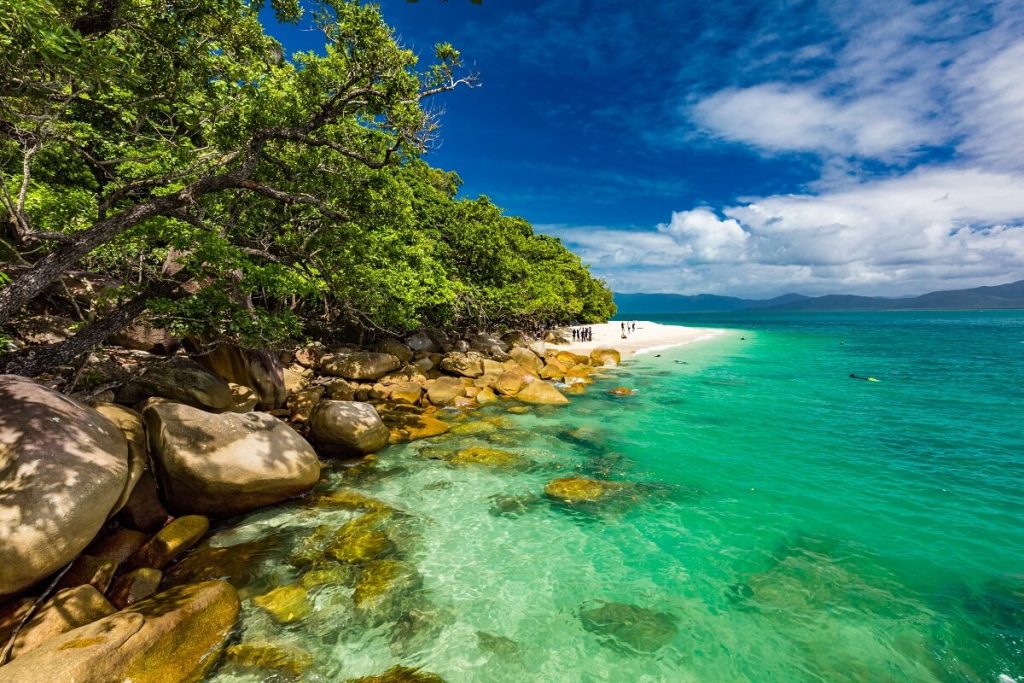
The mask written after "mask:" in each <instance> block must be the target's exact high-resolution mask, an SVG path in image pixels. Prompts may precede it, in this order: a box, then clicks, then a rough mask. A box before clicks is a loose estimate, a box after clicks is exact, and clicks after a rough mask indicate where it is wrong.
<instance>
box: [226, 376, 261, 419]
mask: <svg viewBox="0 0 1024 683" xmlns="http://www.w3.org/2000/svg"><path fill="white" fill-rule="evenodd" d="M228 388H229V389H231V396H232V397H234V402H233V403H232V404H231V407H230V408H228V410H230V411H231V412H232V413H251V412H252V411H254V410H256V406H257V404H259V401H260V397H259V396H257V395H256V392H255V391H253V390H252V389H250V388H249V387H247V386H245V385H244V384H235V383H234V382H228Z"/></svg>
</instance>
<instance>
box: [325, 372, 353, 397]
mask: <svg viewBox="0 0 1024 683" xmlns="http://www.w3.org/2000/svg"><path fill="white" fill-rule="evenodd" d="M324 388H325V389H327V398H329V399H331V400H333V401H354V400H356V388H355V387H354V386H353V385H352V384H349V382H348V381H347V380H344V379H341V378H340V377H338V378H335V379H332V380H330V381H329V382H327V384H325V385H324Z"/></svg>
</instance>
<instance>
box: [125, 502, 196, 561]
mask: <svg viewBox="0 0 1024 683" xmlns="http://www.w3.org/2000/svg"><path fill="white" fill-rule="evenodd" d="M209 529H210V520H209V519H207V518H206V517H203V516H202V515H185V516H184V517H178V518H177V519H176V520H174V521H173V522H171V523H170V524H168V525H167V526H165V527H164V528H163V529H161V530H160V531H159V532H158V533H157V535H156V536H154V537H153V538H151V539H149V542H148V543H146V544H145V545H144V546H142V547H141V548H139V549H138V550H137V551H136V552H135V554H133V555H132V556H131V557H130V558H128V562H127V565H128V566H129V567H131V568H140V567H150V568H152V569H162V568H163V567H164V565H166V564H167V563H168V562H170V561H171V560H173V559H174V558H175V557H177V556H178V555H180V554H181V553H183V552H185V551H186V550H188V549H189V548H191V547H192V546H194V545H195V544H196V543H198V542H199V539H201V538H202V537H203V536H205V535H206V532H207V531H209Z"/></svg>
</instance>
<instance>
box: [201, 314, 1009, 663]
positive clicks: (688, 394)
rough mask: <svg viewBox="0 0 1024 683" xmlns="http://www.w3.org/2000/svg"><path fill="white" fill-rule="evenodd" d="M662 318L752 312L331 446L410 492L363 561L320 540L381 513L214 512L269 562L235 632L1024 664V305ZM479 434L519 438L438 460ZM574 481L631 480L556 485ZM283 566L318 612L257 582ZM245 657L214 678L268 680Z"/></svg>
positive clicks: (359, 473)
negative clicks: (535, 386) (343, 447)
mask: <svg viewBox="0 0 1024 683" xmlns="http://www.w3.org/2000/svg"><path fill="white" fill-rule="evenodd" d="M656 320H657V321H658V322H663V323H678V324H687V325H700V326H707V327H724V328H728V329H729V332H728V333H727V334H726V335H724V336H722V337H719V338H717V339H715V340H714V341H711V342H707V343H698V344H693V345H689V346H683V347H678V348H674V349H668V350H662V351H658V352H654V353H650V354H647V355H641V356H639V357H637V358H635V359H633V360H630V361H628V362H627V363H625V364H624V365H623V366H622V367H620V368H618V369H616V370H614V371H610V372H608V373H606V375H605V376H604V377H603V378H602V379H601V380H600V381H599V382H597V383H596V384H594V385H592V386H591V387H590V388H589V390H588V392H587V393H586V394H585V395H580V396H573V397H572V403H571V405H569V406H568V407H562V408H538V409H533V410H531V411H530V412H529V413H527V414H523V415H517V414H511V413H508V412H507V407H508V406H509V405H511V404H510V403H504V402H503V403H501V404H499V405H497V406H493V407H489V408H487V409H482V410H480V411H477V412H476V413H474V414H472V415H471V416H470V418H469V419H468V420H465V421H463V422H457V423H456V424H457V427H456V429H455V430H453V433H452V434H449V435H445V436H443V437H439V438H436V439H432V440H425V441H418V442H414V443H411V444H406V445H400V446H394V447H390V448H388V449H386V450H385V451H383V452H382V453H381V454H380V455H379V457H378V459H377V461H376V462H374V463H372V464H369V465H365V466H361V467H357V468H341V467H335V468H333V469H331V470H330V471H329V473H328V475H327V476H326V477H325V480H324V481H323V482H322V485H321V487H320V488H321V489H322V490H323V491H332V490H339V489H346V488H350V489H353V490H355V491H358V492H360V493H363V494H366V495H368V496H372V497H373V498H375V499H377V500H379V501H383V503H385V504H386V505H387V506H388V511H387V512H386V513H385V514H383V515H380V513H379V511H378V515H379V516H380V520H378V521H379V524H380V525H382V526H377V527H375V528H383V529H385V532H386V534H387V536H388V538H389V540H390V543H391V544H393V548H392V551H391V554H390V556H389V559H387V560H385V561H383V562H381V561H377V562H376V563H375V564H372V563H371V564H370V565H364V566H363V568H362V569H361V570H359V572H362V573H361V574H360V573H359V572H356V573H353V572H352V571H348V572H347V573H346V572H345V571H340V570H338V569H337V565H332V564H331V563H330V562H325V561H322V560H319V559H317V555H316V553H315V552H314V553H313V554H312V556H311V555H310V553H309V552H306V551H308V550H309V548H310V547H311V546H315V545H316V543H317V540H316V539H318V538H323V537H325V535H327V534H329V533H330V532H332V531H334V530H336V529H338V528H340V527H341V526H342V525H343V524H345V523H347V522H350V521H351V520H355V519H360V518H362V517H363V516H365V515H367V514H374V513H372V512H371V513H366V512H365V508H364V509H362V510H360V509H347V508H345V507H343V506H337V505H334V506H325V505H319V506H318V505H314V504H311V503H309V502H304V503H300V504H292V505H286V506H279V507H276V508H271V509H268V510H262V511H260V512H258V513H256V514H253V515H251V516H249V517H247V518H245V519H244V520H241V521H240V522H239V523H238V524H237V525H233V526H232V527H231V528H229V529H227V530H225V531H222V532H220V533H219V534H217V535H216V536H215V537H214V540H213V544H214V545H218V546H237V547H238V548H239V549H240V550H241V549H246V548H247V549H248V550H249V551H250V553H249V554H250V555H251V557H252V560H251V571H250V572H249V573H248V575H247V577H246V580H245V581H246V583H247V585H245V587H244V588H243V591H242V595H243V597H244V598H245V600H244V602H243V614H242V620H241V629H240V633H239V635H238V639H239V640H240V641H242V642H247V643H257V644H270V645H272V646H273V647H274V648H278V649H279V650H281V651H282V652H290V653H292V654H293V657H294V658H295V659H297V660H299V661H300V662H301V663H302V666H298V667H293V668H292V669H291V670H290V671H291V673H289V674H284V673H282V674H281V675H282V676H286V677H285V678H282V679H281V680H303V681H332V682H333V681H339V680H346V679H349V678H358V677H360V676H368V675H372V674H379V673H382V672H383V671H385V670H387V669H389V668H391V667H393V666H395V665H403V666H408V667H411V668H421V670H422V671H423V672H432V673H434V674H437V675H438V676H440V677H442V678H443V679H444V680H446V681H449V682H450V683H456V682H459V681H481V682H491V681H494V682H501V681H516V682H522V681H552V682H556V681H557V682H562V681H565V682H571V681H580V682H591V681H629V682H634V681H673V682H675V681H702V682H703V681H707V682H713V683H719V682H723V681H787V682H788V681H793V682H804V681H829V682H831V681H864V682H884V681H915V682H917V681H920V682H928V681H935V682H938V681H972V682H973V681H978V682H987V683H998V682H999V681H1000V676H1004V677H1012V678H1014V679H1017V680H1019V681H1024V312H1012V311H1008V312H995V313H993V312H927V313H921V312H894V313H878V312H871V313H844V314H825V313H796V314H784V315H783V314H776V315H769V314H742V315H741V314H730V315H701V316H673V317H662V318H658V319H656ZM851 373H853V374H856V375H858V376H862V377H869V376H870V377H874V378H877V380H879V381H876V382H869V381H862V380H859V379H853V378H851V377H850V374H851ZM618 386H624V387H628V388H630V389H633V390H635V393H634V394H633V395H630V396H613V395H611V394H609V393H608V391H609V390H610V389H611V388H614V387H618ZM474 446H477V447H479V446H484V447H489V448H494V449H501V450H504V451H508V452H511V453H514V454H515V455H517V456H518V457H519V460H518V461H515V462H511V463H509V462H506V463H504V464H503V465H502V466H500V467H487V466H480V465H475V466H474V465H461V466H460V465H453V464H451V463H449V462H447V461H446V460H444V459H439V458H442V457H443V456H444V455H445V453H450V451H452V450H455V449H459V448H466V447H474ZM569 476H583V477H589V478H594V479H600V480H608V481H613V482H617V484H616V488H615V490H614V491H613V492H612V493H611V494H610V495H609V496H608V497H607V499H605V500H603V501H600V502H597V503H593V504H590V505H585V506H570V505H566V504H564V503H560V502H557V501H555V500H553V499H551V498H549V497H547V496H545V495H544V488H545V485H546V484H547V483H548V482H549V481H551V480H553V479H556V478H560V477H569ZM350 507H351V506H350ZM376 523H377V522H375V524H376ZM253 549H255V550H253ZM315 572H320V573H319V574H316V573H315ZM332 572H333V573H332ZM310 577H312V578H310ZM281 586H299V587H301V593H302V596H303V599H304V601H303V605H304V607H303V608H302V609H301V610H300V611H301V612H302V615H301V617H300V618H296V619H291V620H289V619H283V620H282V619H281V618H279V619H278V620H275V619H273V618H272V617H271V615H270V614H269V613H268V611H267V610H266V609H263V608H261V607H260V606H258V605H257V604H256V603H255V602H254V601H253V598H254V597H255V596H257V595H260V594H261V593H266V592H267V591H269V590H272V589H275V588H280V587H281ZM354 587H355V591H354V590H353V588H354ZM297 590H298V589H297ZM360 591H362V592H361V593H360ZM367 596H370V598H367ZM359 600H362V601H363V602H362V605H361V606H357V604H356V602H357V601H359ZM282 621H284V623H281V622H282ZM237 661H238V660H237V658H236V660H235V661H232V660H228V661H226V662H225V663H223V664H222V665H221V666H220V667H219V668H218V669H216V670H215V671H214V672H213V673H212V674H211V675H210V677H209V679H208V680H211V681H217V682H218V683H227V682H228V681H232V682H241V681H264V680H269V679H268V678H267V673H266V670H262V671H261V670H254V669H247V668H244V667H240V666H238V664H237ZM286 668H287V667H284V668H281V671H284V670H285V669H286ZM300 670H301V671H302V673H299V671H300ZM288 676H290V677H291V678H289V677H288ZM1003 680H1004V682H1005V680H1006V679H1005V678H1004V679H1003Z"/></svg>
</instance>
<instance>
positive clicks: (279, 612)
mask: <svg viewBox="0 0 1024 683" xmlns="http://www.w3.org/2000/svg"><path fill="white" fill-rule="evenodd" d="M306 592H307V591H306V588H304V587H303V586H300V585H298V584H290V585H288V586H281V587H280V588H275V589H274V590H272V591H270V592H267V593H264V594H263V595H258V596H256V597H255V598H253V599H252V602H253V604H254V605H256V606H257V607H261V608H263V609H264V610H266V611H267V613H268V614H270V616H271V617H272V618H273V619H274V621H276V622H277V623H279V624H291V623H292V622H295V621H299V620H301V619H305V618H306V617H308V616H309V613H310V612H312V611H313V607H312V605H310V604H309V600H307V599H306Z"/></svg>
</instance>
